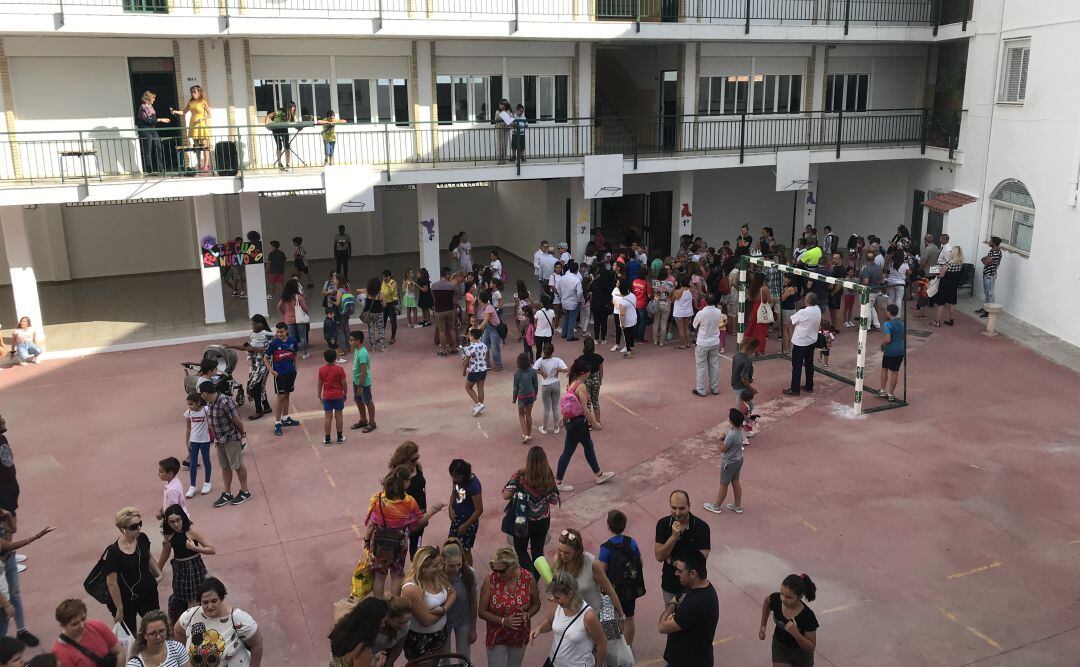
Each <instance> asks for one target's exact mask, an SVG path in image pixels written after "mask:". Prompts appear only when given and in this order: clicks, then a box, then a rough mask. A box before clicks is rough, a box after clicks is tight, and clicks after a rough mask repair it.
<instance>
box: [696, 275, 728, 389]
mask: <svg viewBox="0 0 1080 667" xmlns="http://www.w3.org/2000/svg"><path fill="white" fill-rule="evenodd" d="M716 299H717V295H716V294H714V293H712V292H710V293H709V294H707V295H706V296H705V303H706V306H705V307H704V308H702V309H701V310H699V311H698V312H697V315H694V324H693V326H694V328H695V329H696V330H697V347H696V348H694V366H695V369H696V371H697V373H696V376H697V377H696V378H695V379H696V383H695V385H694V394H695V395H697V396H705V395H706V394H705V380H706V379H708V381H709V388H710V389H711V390H712V393H713V394H719V393H720V323H721V322H723V320H724V313H723V312H721V311H720V309H719V308H717V307H716Z"/></svg>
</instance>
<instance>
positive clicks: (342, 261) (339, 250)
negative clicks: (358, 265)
mask: <svg viewBox="0 0 1080 667" xmlns="http://www.w3.org/2000/svg"><path fill="white" fill-rule="evenodd" d="M350 257H352V237H351V236H349V235H348V234H346V233H345V225H338V228H337V236H335V237H334V265H335V268H334V270H335V271H337V273H338V275H339V276H342V277H343V278H345V279H346V280H348V279H349V258H350Z"/></svg>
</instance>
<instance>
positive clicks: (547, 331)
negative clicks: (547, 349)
mask: <svg viewBox="0 0 1080 667" xmlns="http://www.w3.org/2000/svg"><path fill="white" fill-rule="evenodd" d="M533 321H534V322H536V330H535V331H533V335H534V336H539V337H541V338H551V323H552V322H554V321H555V311H554V310H552V309H551V308H541V309H540V310H538V311H536V313H535V314H534V315H533Z"/></svg>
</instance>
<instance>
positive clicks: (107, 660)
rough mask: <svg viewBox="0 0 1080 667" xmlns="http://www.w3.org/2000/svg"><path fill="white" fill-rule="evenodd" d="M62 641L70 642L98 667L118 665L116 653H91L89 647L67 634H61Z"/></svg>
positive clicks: (114, 666) (116, 666)
mask: <svg viewBox="0 0 1080 667" xmlns="http://www.w3.org/2000/svg"><path fill="white" fill-rule="evenodd" d="M60 641H62V642H64V643H65V644H68V645H69V646H74V647H75V650H76V651H78V652H79V653H82V654H83V655H85V656H86V657H87V658H88V659H89V660H90V662H92V663H94V664H95V665H97V667H118V658H119V656H117V655H116V654H115V653H106V654H105V655H103V656H102V655H95V654H93V653H91V652H90V651H89V649H87V648H86V647H85V646H83V645H82V644H80V643H79V642H77V641H75V640H74V639H72V638H70V637H68V636H67V635H65V634H61V635H60Z"/></svg>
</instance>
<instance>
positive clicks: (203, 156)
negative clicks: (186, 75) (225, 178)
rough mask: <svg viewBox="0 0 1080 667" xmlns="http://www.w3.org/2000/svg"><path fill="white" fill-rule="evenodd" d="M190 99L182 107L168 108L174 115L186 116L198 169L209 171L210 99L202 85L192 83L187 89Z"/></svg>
mask: <svg viewBox="0 0 1080 667" xmlns="http://www.w3.org/2000/svg"><path fill="white" fill-rule="evenodd" d="M189 92H190V93H191V97H190V99H188V101H187V104H185V105H184V108H183V109H180V110H179V111H178V110H176V109H169V111H170V112H171V113H172V115H174V116H179V117H180V118H183V117H184V116H185V115H187V116H188V138H189V139H191V145H192V146H193V147H194V148H195V157H196V159H197V160H198V164H199V171H209V170H210V163H209V160H208V159H207V158H208V157H209V154H210V101H209V100H207V99H206V94H205V93H204V92H203V89H202V86H200V85H197V84H196V85H194V86H192V87H191V88H190V89H189Z"/></svg>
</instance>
